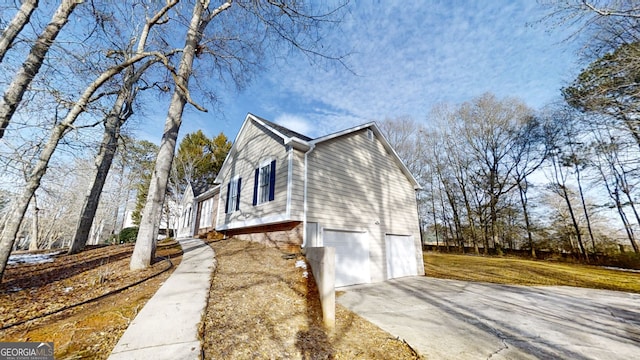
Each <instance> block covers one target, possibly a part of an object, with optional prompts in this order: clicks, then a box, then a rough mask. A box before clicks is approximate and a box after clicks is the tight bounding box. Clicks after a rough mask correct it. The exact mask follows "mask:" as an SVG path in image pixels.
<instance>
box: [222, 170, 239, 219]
mask: <svg viewBox="0 0 640 360" xmlns="http://www.w3.org/2000/svg"><path fill="white" fill-rule="evenodd" d="M241 186H242V178H235V179H232V180H231V181H229V184H228V185H227V204H226V205H227V206H226V207H225V212H226V213H231V212H234V211H236V210H240V187H241Z"/></svg>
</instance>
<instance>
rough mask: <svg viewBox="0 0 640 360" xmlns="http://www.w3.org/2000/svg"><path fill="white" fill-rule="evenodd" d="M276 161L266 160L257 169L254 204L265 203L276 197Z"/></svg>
mask: <svg viewBox="0 0 640 360" xmlns="http://www.w3.org/2000/svg"><path fill="white" fill-rule="evenodd" d="M275 182H276V161H275V160H273V161H271V162H266V163H264V164H262V165H260V167H259V168H257V169H256V170H255V182H254V185H253V205H259V204H264V203H266V202H269V201H272V200H273V199H274V198H275Z"/></svg>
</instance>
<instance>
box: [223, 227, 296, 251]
mask: <svg viewBox="0 0 640 360" xmlns="http://www.w3.org/2000/svg"><path fill="white" fill-rule="evenodd" d="M302 228H303V226H302V222H299V221H295V222H287V223H282V224H273V225H264V226H257V227H253V228H248V229H237V230H229V231H227V232H226V235H227V236H228V237H231V236H233V237H235V238H236V239H240V240H245V241H254V242H259V243H261V244H265V245H267V246H274V247H277V248H284V249H286V250H287V251H290V252H300V244H302Z"/></svg>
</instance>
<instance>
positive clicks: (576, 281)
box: [423, 252, 640, 293]
mask: <svg viewBox="0 0 640 360" xmlns="http://www.w3.org/2000/svg"><path fill="white" fill-rule="evenodd" d="M423 258H424V270H425V273H426V275H427V276H431V277H436V278H442V279H454V280H466V281H482V282H491V283H498V284H512V285H530V286H535V285H564V286H576V287H585V288H594V289H607V290H618V291H627V292H635V293H640V273H637V272H635V273H634V272H625V271H618V270H609V269H604V268H601V267H597V266H589V265H581V264H571V263H562V262H554V261H539V260H526V259H521V258H515V257H497V256H495V257H494V256H476V255H462V254H444V253H437V252H425V253H424V254H423Z"/></svg>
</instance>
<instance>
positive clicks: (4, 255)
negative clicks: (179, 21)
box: [0, 52, 164, 279]
mask: <svg viewBox="0 0 640 360" xmlns="http://www.w3.org/2000/svg"><path fill="white" fill-rule="evenodd" d="M150 56H158V57H159V58H164V55H163V54H160V53H156V52H152V53H139V54H136V55H134V56H132V57H131V58H130V59H128V60H126V61H124V62H123V63H121V64H118V65H115V66H113V67H111V68H109V69H107V70H105V71H104V72H103V73H102V74H100V76H99V77H98V78H97V79H96V80H94V81H93V82H92V83H91V84H90V85H89V86H88V87H87V88H86V89H85V91H84V93H83V94H82V96H81V97H80V98H79V99H78V101H77V102H76V103H75V104H74V106H73V107H72V108H71V110H69V113H68V114H67V116H66V117H65V118H64V120H63V121H61V122H60V123H58V124H57V125H56V126H55V127H54V128H53V130H52V131H51V135H50V136H49V140H48V141H47V143H46V144H45V145H44V146H43V148H42V152H41V153H40V156H39V158H38V160H37V162H36V163H35V164H34V166H33V170H32V171H31V173H30V174H29V177H28V179H27V182H26V185H25V187H24V190H23V192H22V194H21V195H20V196H19V197H18V199H17V201H16V203H15V206H14V207H13V209H12V212H11V214H10V215H9V218H8V221H7V224H6V226H5V228H4V229H3V231H2V235H0V279H2V275H3V274H4V269H5V268H6V265H7V261H8V260H9V255H10V253H11V249H12V247H13V243H14V242H15V239H16V236H17V234H18V230H19V228H20V223H21V222H22V219H23V218H24V214H25V212H26V210H27V207H28V206H29V202H30V201H31V198H32V197H33V194H34V193H35V191H36V190H37V189H38V188H39V187H40V182H41V181H42V177H43V176H44V175H45V173H46V172H47V167H48V166H49V161H51V157H52V156H53V153H54V152H55V150H56V147H57V146H58V143H59V142H60V140H61V139H62V138H63V137H64V135H65V134H66V133H67V132H69V131H70V130H71V129H72V128H73V124H74V122H75V121H76V119H77V118H78V117H79V116H80V114H82V113H83V112H84V111H85V109H86V106H87V105H88V104H89V103H90V101H91V97H92V96H93V95H94V94H95V92H96V91H97V90H98V89H99V88H100V87H101V86H102V85H103V84H104V83H105V82H107V81H108V80H110V79H112V78H113V77H114V76H116V75H117V74H119V73H120V72H122V70H124V69H125V68H127V67H128V66H130V65H133V64H135V63H137V62H139V61H141V60H144V59H145V58H147V57H150Z"/></svg>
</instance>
